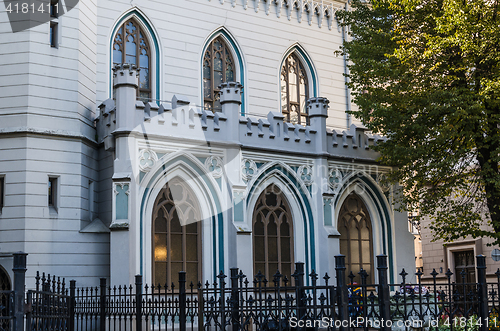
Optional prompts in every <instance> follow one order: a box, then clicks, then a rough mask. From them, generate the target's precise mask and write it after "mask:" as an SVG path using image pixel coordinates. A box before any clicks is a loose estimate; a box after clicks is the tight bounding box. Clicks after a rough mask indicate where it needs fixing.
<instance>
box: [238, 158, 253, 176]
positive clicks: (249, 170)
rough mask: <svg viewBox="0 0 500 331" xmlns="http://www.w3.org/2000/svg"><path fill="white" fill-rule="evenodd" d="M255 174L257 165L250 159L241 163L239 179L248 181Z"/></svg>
mask: <svg viewBox="0 0 500 331" xmlns="http://www.w3.org/2000/svg"><path fill="white" fill-rule="evenodd" d="M256 173H257V164H256V163H255V161H253V160H250V159H243V160H242V161H241V178H243V180H250V179H252V177H253V176H254V175H255V174H256Z"/></svg>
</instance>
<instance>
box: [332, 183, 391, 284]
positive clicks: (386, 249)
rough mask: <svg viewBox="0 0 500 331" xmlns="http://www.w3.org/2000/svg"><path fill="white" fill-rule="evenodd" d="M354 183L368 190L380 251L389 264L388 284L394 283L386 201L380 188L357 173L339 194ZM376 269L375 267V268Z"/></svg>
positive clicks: (389, 224)
mask: <svg viewBox="0 0 500 331" xmlns="http://www.w3.org/2000/svg"><path fill="white" fill-rule="evenodd" d="M356 181H359V182H361V184H362V185H365V186H366V187H367V188H369V190H365V192H366V194H367V195H368V197H369V199H370V200H371V201H372V202H373V204H374V205H375V208H376V213H377V216H378V217H379V219H380V221H381V222H380V226H381V229H382V241H383V245H382V249H383V253H384V254H386V255H387V256H388V262H389V278H390V282H391V283H394V254H393V242H392V241H393V238H392V224H391V217H390V213H389V207H388V204H387V202H386V199H385V197H384V195H383V193H382V191H380V188H379V187H378V186H377V185H376V184H375V183H374V182H373V181H372V180H371V179H370V178H369V177H368V176H365V175H363V174H360V173H357V174H355V175H352V176H350V177H349V178H348V179H347V180H346V181H345V182H344V183H343V184H342V187H341V188H340V190H339V192H344V191H345V190H346V189H348V187H350V186H351V185H352V184H354V183H355V182H356ZM341 195H342V194H338V195H337V196H336V198H335V201H334V207H335V208H336V207H337V205H338V203H339V199H340V196H341ZM375 267H376V266H375Z"/></svg>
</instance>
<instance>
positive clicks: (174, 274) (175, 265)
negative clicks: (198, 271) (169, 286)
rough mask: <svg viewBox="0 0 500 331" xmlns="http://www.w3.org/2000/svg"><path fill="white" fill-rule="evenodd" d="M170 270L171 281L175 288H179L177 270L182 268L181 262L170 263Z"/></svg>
mask: <svg viewBox="0 0 500 331" xmlns="http://www.w3.org/2000/svg"><path fill="white" fill-rule="evenodd" d="M171 266H172V271H171V273H170V277H171V278H172V283H174V285H175V288H176V289H179V271H185V270H183V269H184V268H183V266H182V262H178V263H171Z"/></svg>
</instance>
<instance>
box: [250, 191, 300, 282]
mask: <svg viewBox="0 0 500 331" xmlns="http://www.w3.org/2000/svg"><path fill="white" fill-rule="evenodd" d="M275 188H277V186H275V185H274V184H271V185H270V186H268V187H267V188H266V189H265V190H263V191H262V192H261V194H260V196H259V197H258V199H257V202H256V203H255V206H254V210H253V214H252V246H253V270H254V274H257V273H258V272H259V271H260V272H262V273H263V274H264V275H265V276H266V278H267V279H272V276H273V275H274V274H275V273H276V270H271V269H270V266H271V264H272V263H274V262H277V265H278V269H279V271H280V272H281V274H282V275H286V276H287V279H288V281H289V282H290V281H291V280H292V279H291V278H292V276H291V275H292V273H293V269H294V247H295V246H294V226H293V215H292V210H291V207H290V204H289V202H288V200H287V198H286V196H285V194H284V193H283V192H282V191H281V190H279V193H278V191H276V189H275ZM276 193H278V194H276ZM269 194H276V196H277V199H279V200H277V202H278V201H280V200H281V201H282V203H283V206H284V207H285V208H281V206H278V205H277V206H275V207H274V208H267V207H268V206H267V205H266V203H265V202H264V201H265V199H266V196H267V195H269ZM278 209H285V210H282V212H283V213H282V214H280V215H279V217H278V220H277V222H276V235H275V236H276V248H277V252H276V254H277V259H278V260H277V261H269V247H268V245H269V233H268V230H269V227H268V224H269V221H270V220H269V215H271V214H274V213H275V211H276V210H278ZM264 210H267V212H266V213H264V212H263V211H264ZM259 214H260V216H261V217H263V219H262V223H263V234H257V231H256V223H257V217H258V216H259ZM283 216H287V224H288V235H284V234H282V233H281V225H282V222H283ZM257 237H263V240H264V261H261V260H257V259H256V255H257V254H256V248H257V246H258V245H259V243H257V240H256V239H257ZM283 238H287V239H288V240H289V249H290V251H289V258H290V261H283V259H282V253H283V252H282V240H283ZM259 264H264V270H261V269H262V268H259V267H258V265H259ZM284 264H285V265H286V264H289V267H288V268H285V267H284ZM289 284H290V283H289Z"/></svg>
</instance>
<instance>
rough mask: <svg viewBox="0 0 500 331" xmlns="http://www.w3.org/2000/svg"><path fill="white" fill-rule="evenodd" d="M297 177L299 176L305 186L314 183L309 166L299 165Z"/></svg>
mask: <svg viewBox="0 0 500 331" xmlns="http://www.w3.org/2000/svg"><path fill="white" fill-rule="evenodd" d="M297 176H299V178H300V179H301V180H302V182H303V183H304V184H305V185H306V186H310V185H312V183H313V182H314V180H313V173H312V167H311V166H309V165H301V166H300V167H299V169H298V170H297Z"/></svg>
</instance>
